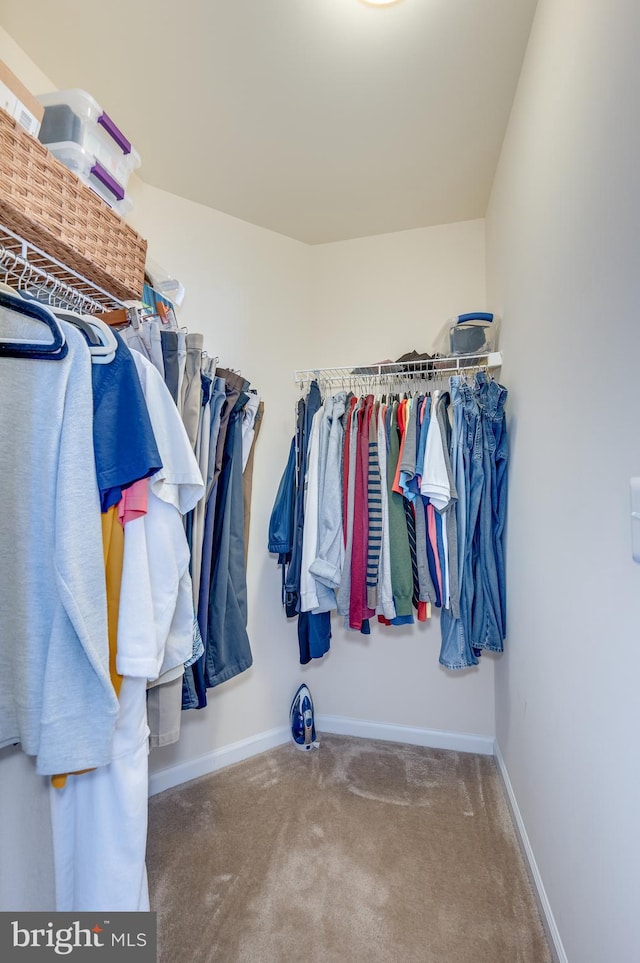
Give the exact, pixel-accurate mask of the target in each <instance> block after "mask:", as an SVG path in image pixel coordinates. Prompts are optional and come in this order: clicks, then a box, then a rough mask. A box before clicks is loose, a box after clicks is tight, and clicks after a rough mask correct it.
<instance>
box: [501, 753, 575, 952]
mask: <svg viewBox="0 0 640 963" xmlns="http://www.w3.org/2000/svg"><path fill="white" fill-rule="evenodd" d="M494 754H495V757H496V762H497V764H498V770H499V772H500V775H501V776H502V781H503V783H504V788H505V790H506V793H507V797H508V799H509V806H510V807H511V813H512V815H513V820H514V822H515V824H516V829H517V832H518V836H519V837H520V842H521V844H522V848H523V850H524V855H525V858H526V860H527V862H528V864H529V870H530V872H531V877H532V880H533V885H534V886H535V889H536V892H537V895H538V902H539V904H540V910H541V912H542V916H543V923H544V926H545V930H546V931H547V936H548V937H549V940H550V941H551V943H552V948H553V950H554V951H555V954H556V958H557V961H558V963H568V960H567V954H566V953H565V950H564V946H563V945H562V940H561V938H560V932H559V930H558V926H557V924H556V921H555V918H554V915H553V911H552V909H551V904H550V902H549V897H548V896H547V893H546V891H545V888H544V883H543V882H542V876H541V875H540V870H539V869H538V864H537V863H536V858H535V856H534V855H533V849H532V847H531V843H530V841H529V836H528V835H527V830H526V828H525V825H524V820H523V818H522V813H521V812H520V807H519V806H518V801H517V799H516V794H515V792H514V791H513V786H512V785H511V780H510V779H509V773H508V772H507V767H506V764H505V761H504V759H503V758H502V753H501V752H500V746H499V745H498V742H497V741H496V743H495V749H494Z"/></svg>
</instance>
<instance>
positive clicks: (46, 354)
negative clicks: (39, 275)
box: [0, 290, 69, 361]
mask: <svg viewBox="0 0 640 963" xmlns="http://www.w3.org/2000/svg"><path fill="white" fill-rule="evenodd" d="M2 308H4V309H5V310H8V311H12V312H13V313H14V314H20V315H22V316H23V317H26V318H30V319H31V320H33V321H40V322H42V324H44V325H46V327H47V328H48V329H49V330H50V331H51V333H52V335H53V337H52V339H51V340H50V341H25V340H22V339H20V338H7V339H3V340H0V357H5V358H37V359H40V360H43V361H45V360H48V361H60V360H61V359H62V358H65V357H66V355H67V352H68V351H69V346H68V344H67V342H66V340H65V337H64V332H63V330H62V328H61V327H60V325H59V324H58V321H57V319H56V317H55V315H54V314H53V313H52V312H51V311H50V310H49V308H47V307H45V306H44V305H43V304H40V303H38V302H37V301H27V300H25V299H24V298H21V297H20V296H19V295H17V294H16V295H13V294H9V293H7V292H5V291H2V290H0V309H2Z"/></svg>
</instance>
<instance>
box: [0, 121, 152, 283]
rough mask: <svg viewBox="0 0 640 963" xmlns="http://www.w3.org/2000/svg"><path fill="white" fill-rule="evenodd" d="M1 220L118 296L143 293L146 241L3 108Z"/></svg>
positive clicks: (0, 141)
mask: <svg viewBox="0 0 640 963" xmlns="http://www.w3.org/2000/svg"><path fill="white" fill-rule="evenodd" d="M0 221H2V222H3V223H4V224H5V225H6V227H8V228H9V229H10V230H13V231H15V232H16V233H17V234H20V235H21V236H22V237H24V238H25V240H27V241H30V242H31V243H32V244H34V245H37V246H38V247H39V248H41V249H42V250H43V251H46V252H47V254H50V255H52V256H53V257H55V258H57V259H58V260H59V261H62V262H63V264H66V265H67V266H68V267H70V268H72V269H73V270H74V271H77V272H78V273H79V274H82V275H84V277H86V278H88V279H89V280H90V281H93V282H94V283H95V284H98V285H99V286H100V287H102V288H104V289H105V290H106V291H108V292H109V293H110V294H112V295H114V296H115V297H117V298H120V299H121V300H137V299H139V298H140V297H141V295H142V287H143V284H144V266H145V258H146V252H147V242H146V241H145V240H143V239H142V238H141V237H140V236H139V235H138V234H136V232H135V231H134V230H133V228H131V227H129V225H128V224H125V223H124V221H123V220H122V219H121V218H120V217H119V216H118V215H117V214H116V213H115V212H114V211H112V210H111V208H110V207H109V205H108V204H106V203H105V202H104V201H103V200H102V199H101V198H100V197H98V195H97V194H94V192H93V191H92V190H91V188H89V187H87V186H86V185H85V184H83V182H82V181H81V180H80V179H79V177H77V176H76V175H75V174H74V173H73V172H72V171H70V170H68V169H67V168H66V167H65V166H64V164H61V163H60V162H59V161H57V160H56V159H55V157H54V156H53V155H52V154H51V153H50V151H48V150H47V148H46V147H45V146H44V145H43V144H41V143H40V142H39V141H37V140H36V139H35V138H34V137H32V136H31V135H30V134H27V132H26V131H25V130H23V129H22V127H20V125H19V124H17V123H16V121H15V120H13V118H12V117H10V116H9V114H7V113H6V111H4V110H2V109H0Z"/></svg>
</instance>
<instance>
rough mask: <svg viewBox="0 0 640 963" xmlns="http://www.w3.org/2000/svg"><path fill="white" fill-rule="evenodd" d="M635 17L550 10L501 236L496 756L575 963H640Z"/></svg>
mask: <svg viewBox="0 0 640 963" xmlns="http://www.w3.org/2000/svg"><path fill="white" fill-rule="evenodd" d="M639 36H640V7H639V6H638V4H637V2H636V0H611V2H610V3H607V4H603V3H601V2H599V0H580V2H578V0H540V3H539V7H538V11H537V16H536V19H535V23H534V27H533V32H532V35H531V40H530V45H529V49H528V53H527V57H526V61H525V65H524V68H523V73H522V76H521V81H520V86H519V90H518V95H517V98H516V101H515V105H514V109H513V113H512V117H511V122H510V126H509V130H508V134H507V137H506V140H505V143H504V149H503V153H502V157H501V162H500V166H499V170H498V173H497V177H496V181H495V186H494V190H493V195H492V199H491V204H490V209H489V213H488V221H487V243H488V247H487V257H488V279H489V283H488V291H489V296H490V300H491V303H492V304H494V305H495V306H496V308H497V309H499V310H500V311H501V312H502V314H503V315H504V323H503V333H502V345H503V349H504V355H505V366H504V369H503V373H504V380H505V382H506V384H507V385H509V386H510V388H511V392H510V401H509V404H510V410H511V475H510V510H509V529H508V579H509V583H508V584H509V626H508V628H509V646H508V651H507V653H506V654H505V657H504V659H503V660H502V661H501V662H500V663H499V664H498V665H497V667H496V695H497V736H498V743H499V746H500V748H501V751H502V754H503V756H504V759H505V762H506V766H507V769H508V772H509V776H510V780H511V782H512V785H513V787H514V791H515V795H516V798H517V801H518V805H519V808H520V811H521V814H522V817H523V820H524V823H525V826H526V830H527V833H528V836H529V839H530V842H531V845H532V848H533V851H534V854H535V858H536V861H537V864H538V868H539V870H540V873H541V876H542V880H543V883H544V887H545V889H546V893H547V896H548V898H549V901H550V904H551V907H552V910H553V914H554V917H555V922H556V924H557V927H558V929H559V932H560V936H561V938H562V941H563V943H564V948H565V950H566V954H567V957H568V959H569V960H570V961H571V963H602V961H604V960H607V961H608V960H615V961H616V963H636V961H637V960H639V959H640V923H639V917H638V904H639V900H640V884H639V879H640V876H639V872H638V865H639V860H640V829H639V825H640V823H639V820H638V812H639V811H640V767H639V763H638V759H639V754H638V730H639V728H640V725H639V723H640V713H639V710H638V706H639V705H640V700H639V699H638V678H639V669H640V644H639V639H640V605H639V600H640V566H638V565H635V564H634V563H633V561H632V559H631V541H630V518H629V510H630V507H629V488H628V482H629V477H630V476H632V475H640V444H639V442H640V430H639V424H640V422H639V417H638V412H639V405H638V384H639V379H638V361H639V359H640V326H639V325H638V318H637V314H638V305H639V304H640V274H639V272H638V225H639V224H640V181H639V173H638V172H639V170H640V150H639V147H640V139H639V136H638V124H637V96H638V89H639V80H640V76H639V71H638V59H637V41H638V37H639Z"/></svg>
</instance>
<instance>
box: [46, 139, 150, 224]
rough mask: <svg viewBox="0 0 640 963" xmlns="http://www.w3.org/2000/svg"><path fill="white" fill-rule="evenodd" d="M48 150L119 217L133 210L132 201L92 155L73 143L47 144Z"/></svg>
mask: <svg viewBox="0 0 640 963" xmlns="http://www.w3.org/2000/svg"><path fill="white" fill-rule="evenodd" d="M48 150H50V151H51V153H52V154H53V156H54V157H55V158H56V159H57V160H59V161H61V163H63V164H64V166H65V167H68V168H69V170H70V171H73V173H74V174H77V175H78V177H79V178H80V180H82V181H84V183H85V184H87V185H88V186H89V187H91V188H92V189H93V190H94V191H95V192H96V194H98V195H99V196H100V197H101V198H102V199H103V200H104V201H106V202H107V204H108V205H109V207H112V208H113V210H114V211H116V213H117V214H119V215H120V217H126V216H127V214H128V213H129V211H130V210H131V209H132V208H133V201H132V200H131V199H130V198H128V197H127V196H126V195H125V192H124V188H123V187H122V185H121V184H118V182H117V181H116V180H115V178H113V177H112V176H111V175H110V174H109V172H108V171H107V170H105V168H104V167H103V166H102V164H101V163H100V161H99V160H98V159H97V158H96V157H95V155H94V154H91V153H90V152H89V151H88V150H86V149H85V148H84V147H81V146H80V144H76V143H74V142H73V141H66V142H63V143H60V144H49V145H48Z"/></svg>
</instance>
